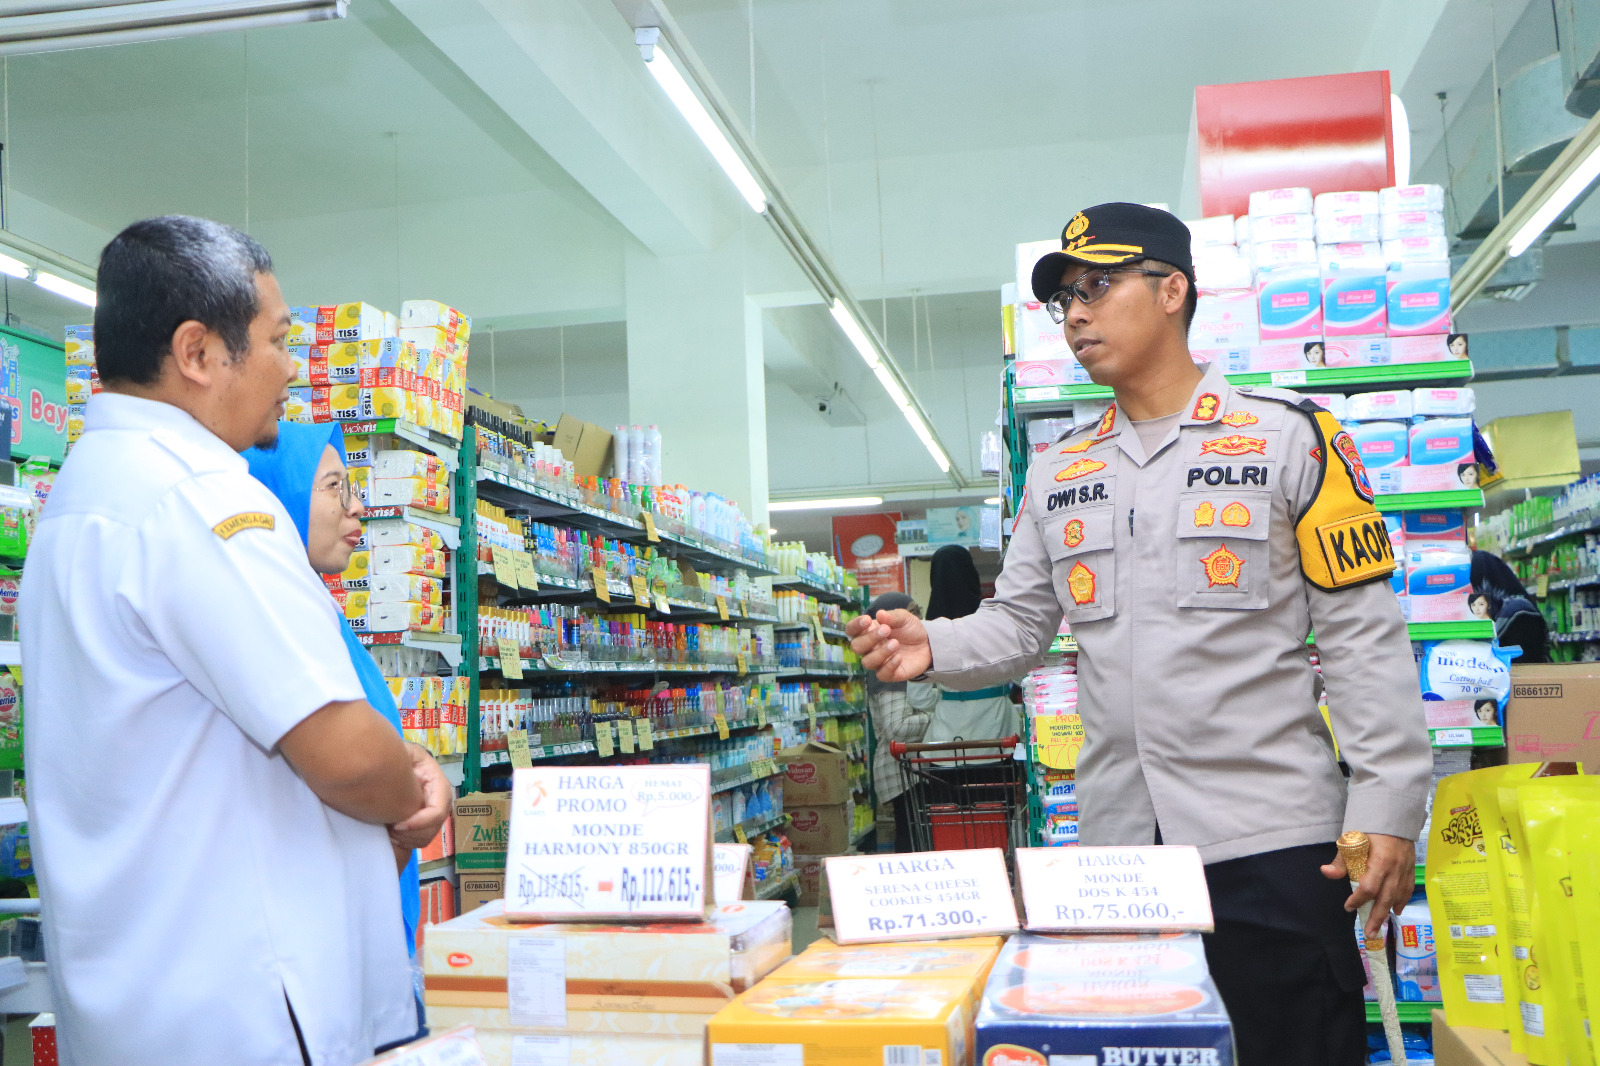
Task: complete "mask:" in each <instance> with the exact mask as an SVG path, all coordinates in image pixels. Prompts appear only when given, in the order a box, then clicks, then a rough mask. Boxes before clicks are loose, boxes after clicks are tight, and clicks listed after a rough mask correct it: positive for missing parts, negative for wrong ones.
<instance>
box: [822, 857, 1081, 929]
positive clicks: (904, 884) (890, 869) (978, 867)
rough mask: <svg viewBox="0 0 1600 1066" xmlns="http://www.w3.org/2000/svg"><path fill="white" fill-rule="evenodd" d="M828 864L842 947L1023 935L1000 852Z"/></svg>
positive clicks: (835, 859) (844, 860)
mask: <svg viewBox="0 0 1600 1066" xmlns="http://www.w3.org/2000/svg"><path fill="white" fill-rule="evenodd" d="M1052 850H1061V851H1070V850H1074V849H1070V848H1061V849H1052ZM823 863H824V865H825V866H826V868H827V875H828V892H829V896H830V898H831V902H832V904H833V938H834V940H836V941H838V942H839V943H841V944H870V943H877V942H891V941H900V940H934V939H942V938H944V937H961V936H989V935H1004V934H1007V933H1014V932H1016V931H1017V908H1016V904H1015V902H1014V900H1013V898H1012V895H1011V879H1010V877H1008V876H1007V874H1006V860H1005V854H1004V852H1002V851H1001V850H1000V849H999V848H976V849H972V850H968V851H929V852H921V853H914V854H906V855H889V854H883V855H833V856H830V857H828V858H826V859H824V860H823Z"/></svg>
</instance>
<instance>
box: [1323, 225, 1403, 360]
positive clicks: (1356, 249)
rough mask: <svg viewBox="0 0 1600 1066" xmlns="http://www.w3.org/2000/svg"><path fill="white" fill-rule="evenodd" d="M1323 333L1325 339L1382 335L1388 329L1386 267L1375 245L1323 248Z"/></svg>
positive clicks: (1343, 245)
mask: <svg viewBox="0 0 1600 1066" xmlns="http://www.w3.org/2000/svg"><path fill="white" fill-rule="evenodd" d="M1318 258H1319V267H1320V269H1321V272H1322V332H1323V334H1324V335H1325V336H1328V337H1359V336H1382V335H1383V334H1384V333H1385V332H1386V331H1387V329H1388V326H1389V313H1388V312H1389V302H1388V288H1387V281H1388V279H1387V264H1386V263H1385V262H1384V259H1383V254H1382V253H1381V252H1380V251H1379V249H1378V246H1377V245H1376V244H1360V243H1355V244H1333V245H1325V246H1324V247H1323V248H1322V251H1321V254H1320V256H1319V257H1318Z"/></svg>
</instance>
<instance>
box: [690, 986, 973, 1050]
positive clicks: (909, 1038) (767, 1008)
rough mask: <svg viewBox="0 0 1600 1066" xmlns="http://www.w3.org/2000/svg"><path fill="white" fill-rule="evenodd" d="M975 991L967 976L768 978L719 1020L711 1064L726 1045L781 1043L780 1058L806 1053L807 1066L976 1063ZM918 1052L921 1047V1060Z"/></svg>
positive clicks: (711, 1034)
mask: <svg viewBox="0 0 1600 1066" xmlns="http://www.w3.org/2000/svg"><path fill="white" fill-rule="evenodd" d="M971 994H972V982H970V981H968V980H964V979H959V978H940V977H930V978H922V979H900V980H895V979H885V980H876V979H867V978H852V979H845V980H837V981H779V980H775V979H772V978H768V979H767V980H765V981H763V982H761V983H760V984H758V985H757V986H756V987H754V988H752V989H750V990H749V991H748V992H744V993H741V994H740V996H739V998H737V999H735V1000H734V1001H733V1002H732V1003H730V1004H728V1005H727V1006H726V1007H724V1008H722V1010H720V1011H718V1012H717V1014H716V1016H715V1017H713V1018H712V1019H711V1022H710V1024H709V1025H708V1026H707V1027H706V1038H707V1042H708V1043H709V1044H710V1048H711V1062H712V1063H713V1064H715V1063H716V1062H717V1061H718V1059H719V1055H718V1045H728V1044H764V1045H777V1046H778V1047H775V1048H773V1052H774V1054H773V1055H772V1059H773V1061H780V1060H779V1059H778V1057H777V1054H776V1052H777V1050H778V1048H783V1049H784V1050H785V1051H788V1049H789V1048H793V1047H799V1048H801V1049H802V1051H801V1058H800V1061H801V1062H802V1063H803V1066H884V1063H886V1062H899V1061H902V1060H901V1059H897V1058H894V1055H895V1054H897V1053H898V1054H901V1055H904V1056H905V1057H904V1059H903V1061H905V1062H908V1063H909V1062H913V1061H915V1062H918V1063H931V1062H939V1063H945V1064H951V1066H954V1064H957V1063H965V1062H967V1061H968V1059H967V1056H968V1055H969V1053H970V1052H969V1049H970V1048H971V1046H972V1017H973V1016H972V1011H971V1008H970V1006H969V1004H970V1002H971ZM886 1048H890V1049H897V1051H891V1052H888V1053H886V1052H885V1049H886ZM910 1048H917V1049H918V1050H917V1052H916V1054H917V1057H916V1058H915V1059H912V1058H911V1053H910V1050H909V1049H910ZM730 1052H731V1054H730ZM791 1053H792V1052H791ZM739 1054H740V1052H739V1051H734V1049H731V1048H730V1049H729V1051H728V1052H723V1054H722V1056H721V1057H722V1058H725V1059H726V1058H736V1059H737V1061H741V1062H742V1061H745V1060H744V1059H742V1058H737V1056H738V1055H739ZM781 1061H783V1062H785V1063H788V1062H790V1061H791V1060H790V1059H788V1058H784V1059H782V1060H781Z"/></svg>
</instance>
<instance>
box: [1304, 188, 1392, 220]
mask: <svg viewBox="0 0 1600 1066" xmlns="http://www.w3.org/2000/svg"><path fill="white" fill-rule="evenodd" d="M1381 210H1382V208H1380V207H1379V206H1378V194H1377V193H1375V192H1370V191H1369V192H1362V191H1352V192H1323V193H1318V194H1317V196H1316V198H1315V199H1314V200H1313V201H1312V202H1311V213H1312V214H1314V215H1316V216H1317V220H1318V221H1319V222H1320V221H1321V220H1322V218H1323V216H1325V215H1326V216H1331V215H1343V214H1350V213H1352V212H1353V213H1355V214H1359V215H1376V214H1377V213H1378V212H1379V211H1381Z"/></svg>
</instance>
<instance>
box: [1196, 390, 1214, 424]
mask: <svg viewBox="0 0 1600 1066" xmlns="http://www.w3.org/2000/svg"><path fill="white" fill-rule="evenodd" d="M1221 406H1222V399H1221V398H1220V397H1219V396H1217V394H1216V393H1214V392H1203V393H1201V394H1200V398H1199V399H1198V400H1196V401H1195V402H1194V410H1193V411H1191V412H1189V417H1190V418H1192V419H1195V420H1196V421H1198V422H1210V421H1211V420H1212V419H1214V418H1216V417H1217V408H1219V407H1221Z"/></svg>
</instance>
